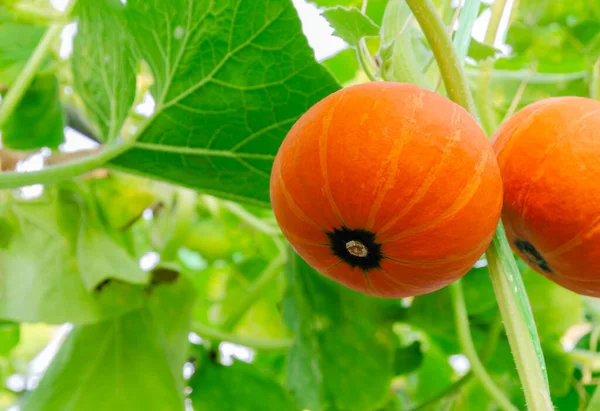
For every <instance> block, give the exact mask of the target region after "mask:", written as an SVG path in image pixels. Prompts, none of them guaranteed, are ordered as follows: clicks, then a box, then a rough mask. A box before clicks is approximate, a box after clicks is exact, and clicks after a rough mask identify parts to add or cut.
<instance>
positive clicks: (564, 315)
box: [520, 261, 584, 342]
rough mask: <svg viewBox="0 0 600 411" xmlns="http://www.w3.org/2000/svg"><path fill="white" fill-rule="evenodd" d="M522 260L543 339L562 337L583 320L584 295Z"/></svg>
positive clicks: (533, 308)
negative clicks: (534, 269) (544, 274)
mask: <svg viewBox="0 0 600 411" xmlns="http://www.w3.org/2000/svg"><path fill="white" fill-rule="evenodd" d="M520 263H521V264H520V268H521V272H522V273H523V282H524V284H525V287H526V288H527V294H528V295H529V301H530V302H531V309H532V310H533V314H534V317H535V321H536V325H537V329H538V332H539V335H540V341H542V342H546V341H547V340H549V341H553V340H556V339H559V338H562V336H563V335H564V334H565V332H566V331H567V330H568V329H569V328H570V327H571V326H573V325H575V324H580V323H581V322H582V321H583V319H584V317H583V314H584V312H583V299H582V297H581V296H580V295H578V294H575V293H574V292H572V291H569V290H567V289H565V288H563V287H560V286H558V285H556V284H555V283H553V282H552V281H550V280H548V279H547V278H546V277H544V276H543V275H541V274H538V273H536V272H534V271H533V270H532V269H531V268H529V267H527V266H526V265H525V264H524V263H522V262H521V261H520Z"/></svg>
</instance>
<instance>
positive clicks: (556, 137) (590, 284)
mask: <svg viewBox="0 0 600 411" xmlns="http://www.w3.org/2000/svg"><path fill="white" fill-rule="evenodd" d="M493 145H494V148H495V150H496V153H497V157H498V164H499V165H500V170H501V173H502V178H503V180H504V210H503V213H502V220H503V222H504V224H505V226H506V232H507V235H508V237H509V240H510V243H511V245H512V247H513V249H514V250H515V251H516V252H517V253H519V254H520V255H521V257H522V258H523V259H524V260H525V261H526V262H527V263H528V264H529V265H530V266H531V267H533V268H534V269H535V270H536V271H538V272H540V273H541V274H543V275H545V276H546V277H548V278H549V279H551V280H553V281H554V282H556V283H558V284H560V285H562V286H564V287H565V288H568V289H570V290H573V291H575V292H578V293H580V294H585V295H591V296H596V297H600V102H598V101H595V100H591V99H588V98H583V97H555V98H549V99H545V100H541V101H538V102H536V103H533V104H530V105H528V106H527V107H525V108H523V109H522V110H520V111H519V112H518V113H516V114H515V115H514V116H512V117H511V118H510V119H509V120H508V121H507V122H506V123H504V124H503V125H502V126H501V127H500V128H499V129H498V131H497V132H496V134H495V135H494V137H493Z"/></svg>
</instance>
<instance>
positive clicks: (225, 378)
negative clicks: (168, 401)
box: [190, 357, 295, 411]
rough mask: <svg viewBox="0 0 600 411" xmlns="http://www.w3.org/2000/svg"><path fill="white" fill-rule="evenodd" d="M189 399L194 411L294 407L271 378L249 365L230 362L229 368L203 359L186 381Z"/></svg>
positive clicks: (292, 408)
mask: <svg viewBox="0 0 600 411" xmlns="http://www.w3.org/2000/svg"><path fill="white" fill-rule="evenodd" d="M190 387H191V388H192V394H191V395H190V398H191V400H192V405H193V406H194V410H195V411H214V410H219V411H258V410H281V411H285V410H294V409H295V407H294V405H293V403H292V401H291V399H290V398H289V396H288V394H287V393H286V392H285V391H284V389H283V387H281V385H279V383H277V382H276V381H275V379H274V376H270V375H268V374H266V373H263V372H260V371H259V370H258V369H257V368H256V367H254V366H253V365H252V364H246V363H244V362H241V361H234V362H233V364H232V365H230V366H224V365H221V364H215V363H214V362H212V361H210V360H209V359H208V357H205V358H203V361H202V363H201V364H200V369H199V370H197V371H196V373H195V374H194V376H193V377H192V378H191V380H190Z"/></svg>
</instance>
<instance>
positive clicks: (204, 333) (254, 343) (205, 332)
mask: <svg viewBox="0 0 600 411" xmlns="http://www.w3.org/2000/svg"><path fill="white" fill-rule="evenodd" d="M192 330H193V331H194V332H195V333H196V334H198V335H199V336H200V337H202V338H206V339H208V340H219V341H228V342H231V343H234V344H239V345H243V346H245V347H248V348H252V349H254V350H258V351H287V350H288V349H289V348H290V347H291V346H292V343H293V340H291V339H282V340H263V339H259V338H251V337H240V336H239V335H234V334H229V333H226V332H224V331H221V330H217V329H215V328H212V327H209V326H207V325H204V324H201V323H199V322H197V321H194V322H193V323H192Z"/></svg>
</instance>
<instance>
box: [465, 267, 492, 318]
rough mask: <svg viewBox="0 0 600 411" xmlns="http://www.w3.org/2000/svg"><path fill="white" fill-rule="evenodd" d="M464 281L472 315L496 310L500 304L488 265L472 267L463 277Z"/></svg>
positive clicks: (466, 297) (467, 302) (466, 299)
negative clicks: (497, 300) (497, 301)
mask: <svg viewBox="0 0 600 411" xmlns="http://www.w3.org/2000/svg"><path fill="white" fill-rule="evenodd" d="M462 283H463V290H464V294H465V303H466V304H467V309H468V311H469V314H470V315H477V314H483V313H486V312H490V311H494V312H496V310H497V307H498V304H497V303H496V295H495V294H494V289H493V287H492V282H491V281H490V274H489V271H488V269H487V267H479V268H472V269H471V270H470V271H469V272H468V273H467V274H466V275H465V276H464V277H463V278H462Z"/></svg>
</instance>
